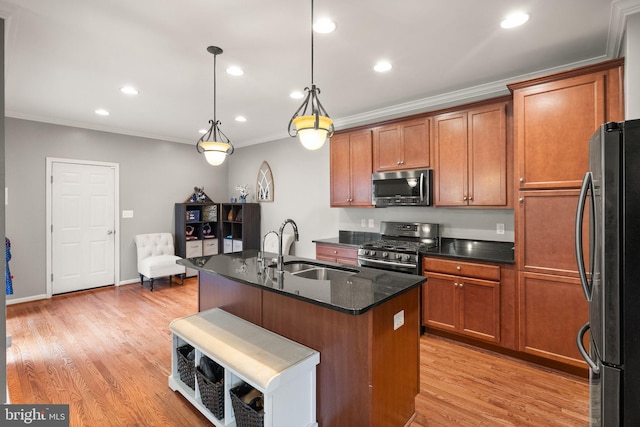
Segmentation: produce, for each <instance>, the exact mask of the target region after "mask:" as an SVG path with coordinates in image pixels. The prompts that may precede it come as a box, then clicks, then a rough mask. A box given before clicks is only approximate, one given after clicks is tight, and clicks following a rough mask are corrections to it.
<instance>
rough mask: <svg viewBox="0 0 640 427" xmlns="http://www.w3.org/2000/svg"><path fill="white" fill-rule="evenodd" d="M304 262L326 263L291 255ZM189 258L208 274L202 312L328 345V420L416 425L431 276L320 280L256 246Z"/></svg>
mask: <svg viewBox="0 0 640 427" xmlns="http://www.w3.org/2000/svg"><path fill="white" fill-rule="evenodd" d="M267 255H268V256H267V260H269V259H271V258H272V257H275V254H267ZM295 261H298V262H305V263H309V264H312V263H317V261H316V260H305V259H301V258H299V257H291V256H288V257H285V263H292V262H295ZM180 263H181V264H183V265H185V266H187V267H189V268H195V269H197V270H199V272H200V275H199V310H200V311H204V310H208V309H210V308H214V307H219V308H222V309H223V310H225V311H227V312H229V313H232V314H234V315H236V316H238V317H241V318H243V319H245V320H247V321H250V322H252V323H255V324H257V325H259V326H262V327H263V328H266V329H268V330H270V331H273V332H275V333H277V334H279V335H282V336H284V337H286V338H289V339H291V340H294V341H297V342H299V343H301V344H303V345H305V346H307V347H310V348H312V349H315V350H317V351H319V352H320V364H319V365H318V369H317V411H316V412H317V417H318V424H319V426H322V427H330V426H346V425H349V426H390V427H401V426H405V425H409V424H410V422H411V420H412V419H413V417H414V415H415V397H416V395H417V394H418V392H419V337H420V285H421V284H422V283H424V281H425V280H426V278H425V277H422V276H415V275H408V274H402V273H394V272H388V271H383V270H376V269H369V268H362V267H357V268H353V269H352V270H351V271H348V270H342V271H343V273H344V274H337V275H336V277H330V279H329V280H323V279H322V278H320V279H318V278H313V279H311V278H305V277H302V276H301V275H299V274H296V273H295V272H284V273H278V272H276V271H275V269H273V268H267V269H264V270H263V269H262V268H260V267H259V263H258V258H257V252H256V251H243V252H238V253H232V254H221V255H214V256H210V257H198V258H190V259H186V260H183V261H180ZM322 264H324V265H326V266H329V267H334V268H336V269H338V272H339V271H340V269H344V268H346V267H345V266H341V265H338V264H331V263H322Z"/></svg>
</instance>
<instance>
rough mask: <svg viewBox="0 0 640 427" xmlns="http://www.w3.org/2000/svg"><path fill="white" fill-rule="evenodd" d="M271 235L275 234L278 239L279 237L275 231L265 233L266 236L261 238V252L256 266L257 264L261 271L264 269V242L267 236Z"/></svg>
mask: <svg viewBox="0 0 640 427" xmlns="http://www.w3.org/2000/svg"><path fill="white" fill-rule="evenodd" d="M271 233H273V234H275V235H276V236H277V237H278V238H280V235H279V234H278V232H277V231H275V230H270V231H267V234H265V235H264V236H262V250H261V251H260V252H259V253H258V264H259V267H260V270H263V269H264V267H265V265H264V241H265V240H267V236H268V235H269V234H271Z"/></svg>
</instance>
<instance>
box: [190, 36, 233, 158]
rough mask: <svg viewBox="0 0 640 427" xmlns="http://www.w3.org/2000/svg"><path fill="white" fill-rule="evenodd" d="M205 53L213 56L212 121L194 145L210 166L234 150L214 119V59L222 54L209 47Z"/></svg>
mask: <svg viewBox="0 0 640 427" xmlns="http://www.w3.org/2000/svg"><path fill="white" fill-rule="evenodd" d="M207 52H209V53H211V54H213V120H209V123H210V124H211V127H209V130H208V131H207V132H206V133H205V134H204V135H202V137H201V138H200V139H199V140H198V142H197V144H196V149H197V150H198V153H200V154H204V157H205V158H206V159H207V162H208V163H209V164H210V165H213V166H218V165H221V164H222V163H223V162H224V160H225V159H226V158H227V156H230V155H231V154H233V151H234V148H233V144H231V141H229V138H227V136H226V135H225V134H224V133H223V132H222V131H221V130H220V128H219V126H220V124H221V123H220V121H219V120H218V119H216V57H217V56H218V55H220V54H221V53H222V49H220V48H219V47H218V46H209V47H208V48H207Z"/></svg>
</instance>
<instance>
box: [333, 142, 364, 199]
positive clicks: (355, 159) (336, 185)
mask: <svg viewBox="0 0 640 427" xmlns="http://www.w3.org/2000/svg"><path fill="white" fill-rule="evenodd" d="M330 156H331V166H330V175H331V176H330V180H331V207H369V208H370V207H373V204H372V203H371V173H372V147H371V131H370V130H361V131H353V132H348V133H342V134H337V135H334V136H333V137H332V138H331V146H330Z"/></svg>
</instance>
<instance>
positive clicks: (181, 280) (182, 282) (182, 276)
mask: <svg viewBox="0 0 640 427" xmlns="http://www.w3.org/2000/svg"><path fill="white" fill-rule="evenodd" d="M180 286H184V273H183V274H181V275H180Z"/></svg>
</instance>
